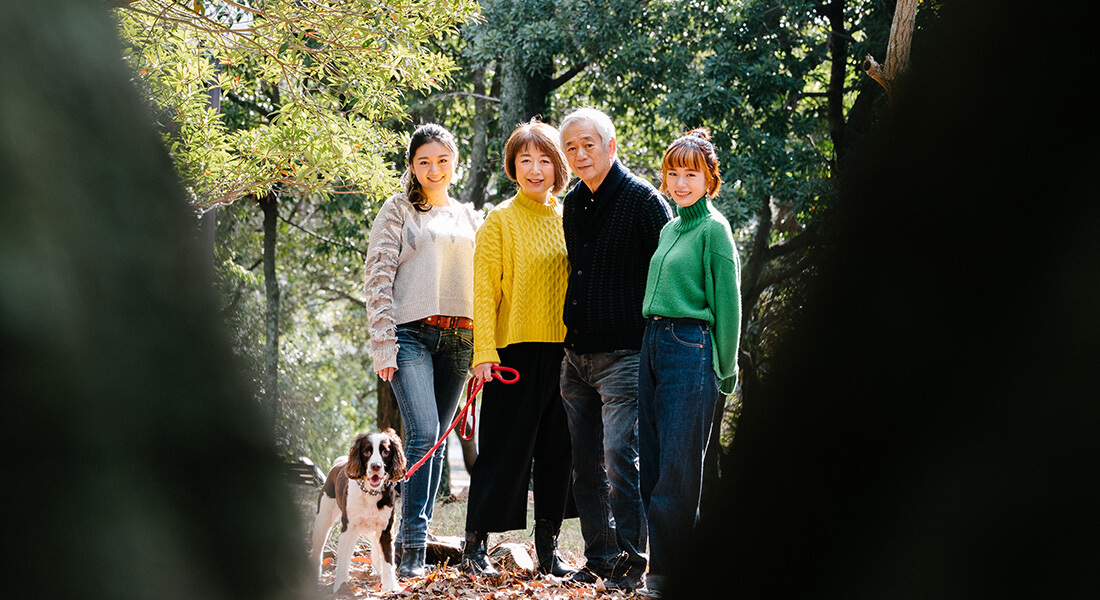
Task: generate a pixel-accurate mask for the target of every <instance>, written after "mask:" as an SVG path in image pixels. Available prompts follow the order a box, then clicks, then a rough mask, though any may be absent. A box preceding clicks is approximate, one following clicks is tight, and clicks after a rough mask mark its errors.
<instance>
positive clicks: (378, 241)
mask: <svg viewBox="0 0 1100 600" xmlns="http://www.w3.org/2000/svg"><path fill="white" fill-rule="evenodd" d="M403 224H404V218H403V215H402V213H401V207H400V206H398V203H397V201H396V199H395V198H390V199H389V200H387V201H386V202H385V203H384V204H383V205H382V208H381V209H379V210H378V215H377V216H376V217H375V218H374V225H373V226H371V230H370V242H369V243H368V245H367V260H366V265H365V268H364V270H365V271H366V296H367V331H368V333H369V334H370V348H369V349H368V351H367V352H368V354H370V357H371V360H373V361H374V368H375V370H379V369H384V368H386V367H397V350H398V345H397V323H396V322H395V319H394V310H393V280H394V277H395V276H396V275H397V260H398V257H399V256H400V254H401V230H402V227H403Z"/></svg>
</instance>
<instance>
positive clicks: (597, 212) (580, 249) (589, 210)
mask: <svg viewBox="0 0 1100 600" xmlns="http://www.w3.org/2000/svg"><path fill="white" fill-rule="evenodd" d="M563 208H564V210H563V215H562V218H563V226H564V228H565V246H566V249H567V250H568V252H569V267H570V270H569V289H568V290H567V291H566V293H565V310H564V312H563V316H564V319H565V326H566V328H567V333H566V335H565V345H566V347H567V348H570V349H571V350H573V351H574V352H577V353H578V354H588V353H590V352H610V351H613V350H640V349H641V347H642V333H643V331H644V330H645V319H644V318H643V317H642V299H643V298H644V296H645V283H646V274H647V272H648V270H649V259H650V257H652V256H653V251H654V250H656V249H657V240H658V239H659V238H660V236H661V228H662V227H664V225H665V223H667V222H668V221H669V219H671V218H672V210H671V209H670V208H669V206H668V203H667V202H665V199H664V198H663V197H662V196H661V194H660V193H659V192H658V191H657V190H656V189H655V188H654V187H653V186H652V185H650V184H649V182H647V181H645V180H644V179H641V178H639V177H637V176H635V175H634V174H633V173H631V172H630V171H628V170H627V169H626V168H625V167H623V166H622V164H621V163H619V161H618V160H615V161H614V162H613V163H612V165H611V170H610V171H609V172H608V174H607V177H605V178H604V180H603V183H601V184H600V187H599V188H597V190H596V193H595V194H593V193H592V192H591V191H589V189H588V186H587V185H585V183H584V182H583V181H581V182H578V183H577V184H576V185H575V186H573V189H571V190H570V191H569V193H568V194H566V195H565V199H564V201H563Z"/></svg>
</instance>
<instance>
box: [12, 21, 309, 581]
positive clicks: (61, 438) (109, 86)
mask: <svg viewBox="0 0 1100 600" xmlns="http://www.w3.org/2000/svg"><path fill="white" fill-rule="evenodd" d="M0 39H3V40H4V47H5V50H4V52H3V53H0V411H2V412H0V448H2V452H0V455H2V456H3V457H4V471H5V472H4V478H5V485H4V492H3V493H2V494H0V506H2V507H3V511H2V514H3V524H2V525H0V528H2V529H0V540H3V541H2V543H3V545H4V550H5V552H4V555H5V557H6V558H5V561H4V562H3V581H2V585H0V587H2V588H3V589H4V596H5V597H8V598H88V599H104V600H106V599H111V600H119V599H125V598H157V599H158V600H169V599H173V598H178V599H180V600H184V599H189V600H190V599H196V598H203V599H205V600H210V599H216V598H227V599H229V598H232V599H242V598H294V597H300V593H299V592H300V591H301V590H302V589H304V588H303V587H302V586H303V584H304V583H306V582H308V580H309V578H308V577H307V576H306V575H305V573H306V568H305V557H304V552H305V550H304V547H305V542H304V537H303V536H302V535H301V532H300V531H301V528H300V527H299V525H298V524H297V523H296V522H295V521H294V520H293V515H294V513H293V507H292V506H290V504H289V494H287V493H286V489H285V488H284V487H283V486H284V483H283V478H282V477H280V475H281V473H280V470H279V468H280V462H279V461H278V459H277V457H276V455H275V452H274V445H273V443H272V440H271V439H270V438H271V433H270V432H271V427H270V425H269V424H268V423H266V422H265V421H264V420H263V419H262V418H261V417H260V414H259V412H258V411H257V410H256V407H255V406H253V401H252V399H251V398H252V396H253V394H252V391H251V390H250V389H249V388H248V387H247V386H246V385H244V384H243V380H242V378H241V377H240V376H239V373H238V371H237V370H236V369H235V368H234V357H233V356H232V354H231V353H230V351H229V345H228V343H227V338H226V337H225V336H224V335H223V330H222V327H221V321H220V320H219V318H218V316H217V313H216V311H215V306H214V303H213V301H212V300H213V299H212V291H211V286H210V285H209V278H208V274H207V273H205V272H204V270H203V267H202V266H201V265H200V264H199V262H198V260H197V259H198V257H199V256H200V252H199V251H197V249H196V248H195V247H194V246H193V240H192V236H193V233H192V231H193V225H194V218H195V217H194V216H193V215H192V214H191V212H190V210H189V209H188V205H187V201H186V199H185V198H184V197H183V194H182V192H181V189H180V186H179V185H178V184H177V182H176V181H175V179H174V176H173V172H172V168H171V164H170V162H169V159H168V156H167V154H166V152H165V150H164V149H163V148H162V146H161V143H160V140H159V137H158V136H157V135H156V133H155V132H154V131H153V130H152V129H151V127H150V125H149V123H150V120H149V118H148V116H147V112H146V109H145V107H144V106H143V105H142V103H141V101H140V99H139V97H138V93H137V90H136V89H135V88H134V86H133V84H132V83H131V81H130V75H129V74H128V73H127V72H126V71H125V69H124V68H123V63H122V61H121V49H120V46H119V42H118V40H117V38H116V34H115V30H114V25H113V23H112V22H111V20H110V13H109V10H108V8H107V3H106V2H76V1H61V0H36V1H34V2H31V1H29V0H16V1H6V2H3V3H0Z"/></svg>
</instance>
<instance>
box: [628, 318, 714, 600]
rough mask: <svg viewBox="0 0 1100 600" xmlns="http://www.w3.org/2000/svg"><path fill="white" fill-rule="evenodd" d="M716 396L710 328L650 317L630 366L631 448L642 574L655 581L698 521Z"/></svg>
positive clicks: (664, 573) (658, 581)
mask: <svg viewBox="0 0 1100 600" xmlns="http://www.w3.org/2000/svg"><path fill="white" fill-rule="evenodd" d="M717 402H718V378H717V377H716V376H715V375H714V370H713V368H712V367H711V340H710V331H709V327H708V326H707V325H706V323H703V322H699V321H694V320H688V319H667V318H654V319H650V321H649V324H648V325H647V326H646V330H645V336H644V337H643V338H642V356H641V365H640V366H639V369H638V448H639V452H640V454H641V456H640V458H641V479H642V501H643V503H644V504H645V510H646V519H647V521H648V525H649V573H650V574H649V576H648V581H649V582H650V584H651V585H654V586H656V587H659V586H660V584H661V583H663V578H664V577H667V576H668V575H669V570H668V569H669V566H670V563H671V562H672V561H673V559H674V558H675V557H676V556H677V554H678V553H682V552H684V551H685V550H686V548H684V547H683V545H682V544H683V543H684V541H685V540H686V539H687V538H688V537H689V536H690V535H691V532H692V530H693V529H694V528H695V524H696V523H697V522H698V519H699V499H700V496H701V493H702V486H703V456H704V455H705V454H706V451H707V444H708V443H709V440H710V429H711V425H712V424H713V423H714V410H715V408H716V406H717Z"/></svg>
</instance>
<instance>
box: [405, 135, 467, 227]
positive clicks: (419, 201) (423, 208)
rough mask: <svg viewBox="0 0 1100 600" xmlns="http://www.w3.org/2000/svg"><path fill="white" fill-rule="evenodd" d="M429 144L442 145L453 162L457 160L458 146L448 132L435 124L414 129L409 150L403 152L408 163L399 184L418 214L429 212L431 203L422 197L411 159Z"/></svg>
mask: <svg viewBox="0 0 1100 600" xmlns="http://www.w3.org/2000/svg"><path fill="white" fill-rule="evenodd" d="M430 142H439V143H440V144H443V145H444V146H446V147H447V149H448V150H450V151H451V154H453V155H454V158H455V160H456V161H457V160H458V144H456V143H455V136H454V135H452V134H451V132H450V131H447V129H446V128H444V127H443V126H442V125H436V124H435V123H427V124H424V125H421V126H420V127H417V128H416V131H414V132H413V134H412V137H411V138H409V149H408V150H407V151H406V152H405V162H407V163H408V167H406V168H405V173H404V174H402V175H401V183H402V184H403V185H404V186H405V198H407V199H408V201H409V202H411V203H412V205H413V207H415V208H416V210H417V211H419V212H428V211H429V210H431V209H432V203H431V202H429V201H428V199H427V198H425V197H424V194H423V191H422V190H421V187H420V181H419V180H417V178H416V173H413V158H415V157H416V151H417V150H419V149H420V147H421V146H423V145H424V144H427V143H430Z"/></svg>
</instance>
